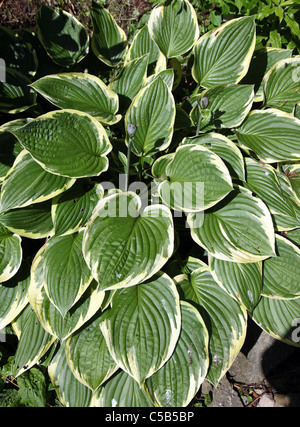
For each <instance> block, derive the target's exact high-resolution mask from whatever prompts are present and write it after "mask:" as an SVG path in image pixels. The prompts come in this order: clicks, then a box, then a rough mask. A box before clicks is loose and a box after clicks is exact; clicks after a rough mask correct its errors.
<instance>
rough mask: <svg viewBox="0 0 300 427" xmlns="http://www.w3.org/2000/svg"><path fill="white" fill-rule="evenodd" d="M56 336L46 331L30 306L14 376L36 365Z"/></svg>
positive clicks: (16, 356)
mask: <svg viewBox="0 0 300 427" xmlns="http://www.w3.org/2000/svg"><path fill="white" fill-rule="evenodd" d="M54 341H55V338H54V337H53V336H52V335H50V334H49V333H48V332H46V331H45V329H44V328H43V326H42V325H41V323H40V322H39V319H38V318H37V315H36V314H35V312H34V311H33V310H32V309H31V308H30V309H29V312H28V313H27V316H26V320H25V324H24V327H23V328H22V331H21V337H20V340H19V343H18V347H17V351H16V354H15V360H14V377H18V376H19V375H21V374H23V372H25V371H27V370H28V369H30V368H31V367H32V366H34V365H35V364H36V363H37V362H38V361H39V360H40V359H41V357H42V356H43V355H44V354H45V353H46V352H47V351H48V350H49V348H50V347H51V345H52V344H53V342H54Z"/></svg>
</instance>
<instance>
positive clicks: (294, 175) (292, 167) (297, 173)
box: [283, 163, 300, 200]
mask: <svg viewBox="0 0 300 427" xmlns="http://www.w3.org/2000/svg"><path fill="white" fill-rule="evenodd" d="M283 170H284V173H285V175H286V176H287V177H288V179H289V182H290V184H291V186H292V188H293V190H294V192H295V193H296V196H297V198H298V199H299V200H300V163H292V164H287V165H283Z"/></svg>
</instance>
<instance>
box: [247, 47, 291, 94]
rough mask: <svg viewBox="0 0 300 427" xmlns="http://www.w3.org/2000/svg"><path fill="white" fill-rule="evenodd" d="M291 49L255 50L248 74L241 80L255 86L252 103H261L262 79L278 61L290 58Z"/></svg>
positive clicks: (265, 48)
mask: <svg viewBox="0 0 300 427" xmlns="http://www.w3.org/2000/svg"><path fill="white" fill-rule="evenodd" d="M292 53H293V51H292V49H277V48H274V47H261V48H258V49H255V51H254V53H253V56H252V59H251V63H250V67H249V70H248V73H247V74H246V76H245V77H244V79H243V80H242V83H244V84H254V85H255V97H254V102H262V101H263V99H264V98H263V78H264V75H265V74H266V73H267V72H268V71H269V70H270V68H271V67H272V66H273V65H274V64H275V63H276V62H278V61H280V60H282V59H287V58H290V57H291V56H292Z"/></svg>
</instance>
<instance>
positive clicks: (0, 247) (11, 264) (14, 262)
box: [0, 222, 23, 283]
mask: <svg viewBox="0 0 300 427" xmlns="http://www.w3.org/2000/svg"><path fill="white" fill-rule="evenodd" d="M22 255H23V251H22V246H21V238H20V237H19V236H18V235H17V234H13V233H12V232H11V231H10V230H8V229H7V228H6V227H5V226H4V225H3V224H2V223H1V222H0V283H2V282H6V281H7V280H9V279H11V278H12V277H13V276H14V275H15V274H16V273H17V271H18V270H19V268H20V266H21V262H22Z"/></svg>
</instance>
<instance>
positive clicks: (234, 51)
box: [192, 16, 255, 88]
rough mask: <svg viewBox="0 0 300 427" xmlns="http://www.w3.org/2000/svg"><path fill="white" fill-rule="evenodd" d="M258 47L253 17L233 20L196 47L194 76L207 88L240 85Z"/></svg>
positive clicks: (199, 42)
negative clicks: (221, 85) (256, 45)
mask: <svg viewBox="0 0 300 427" xmlns="http://www.w3.org/2000/svg"><path fill="white" fill-rule="evenodd" d="M254 47H255V22H254V17H252V16H247V17H243V18H237V19H232V20H230V21H227V22H226V23H225V24H223V25H221V26H220V27H218V28H214V29H213V30H211V31H209V32H207V33H206V34H204V35H203V36H202V37H200V39H199V40H198V42H197V43H196V45H195V47H194V65H193V69H192V74H193V77H194V79H195V80H196V82H197V83H199V84H200V85H201V86H204V87H206V88H210V87H213V86H216V85H220V84H225V85H230V84H235V83H238V82H239V81H240V80H242V78H243V77H244V76H245V75H246V73H247V71H248V68H249V65H250V61H251V57H252V54H253V51H254Z"/></svg>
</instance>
